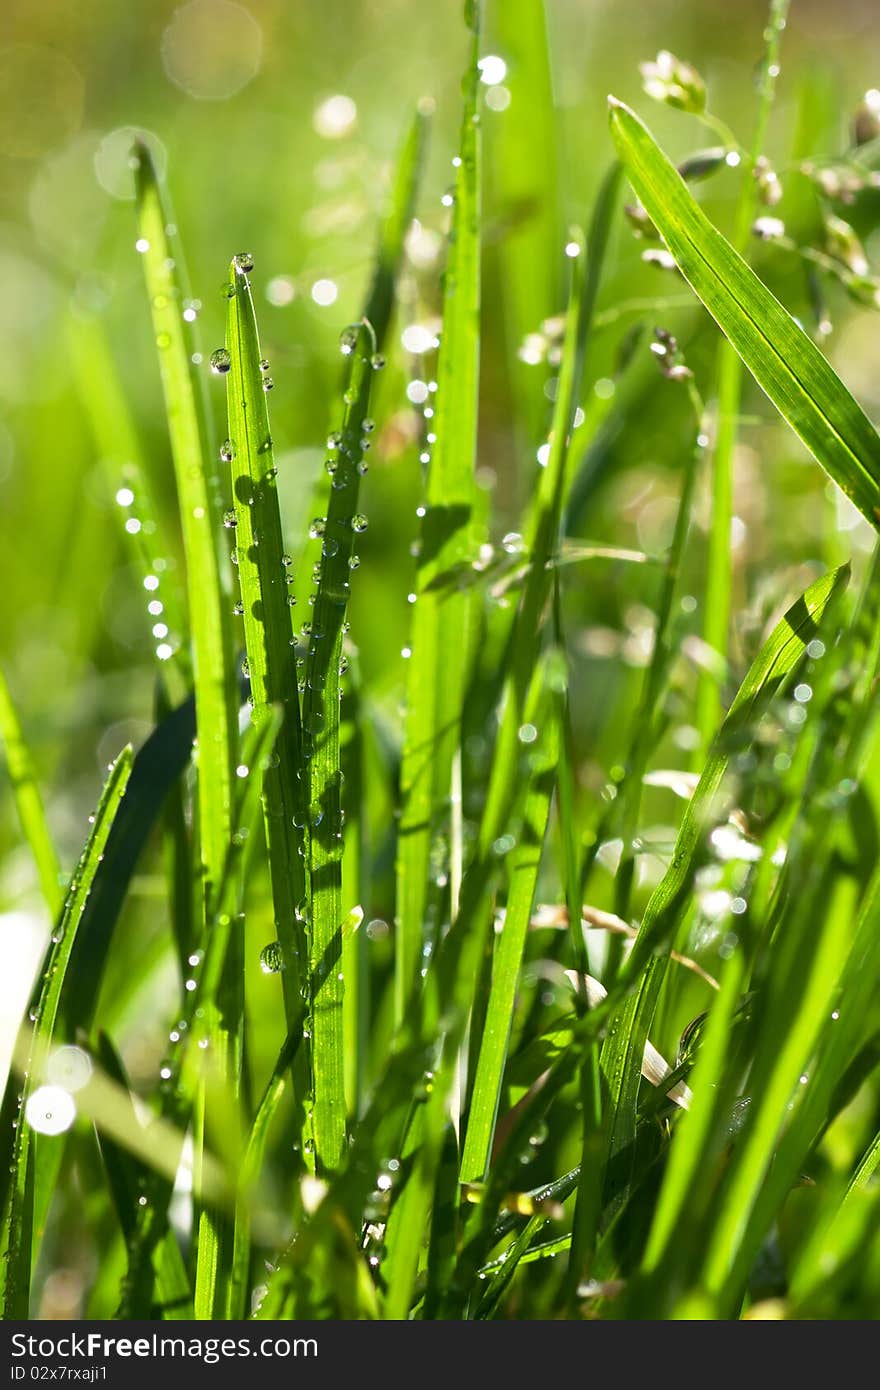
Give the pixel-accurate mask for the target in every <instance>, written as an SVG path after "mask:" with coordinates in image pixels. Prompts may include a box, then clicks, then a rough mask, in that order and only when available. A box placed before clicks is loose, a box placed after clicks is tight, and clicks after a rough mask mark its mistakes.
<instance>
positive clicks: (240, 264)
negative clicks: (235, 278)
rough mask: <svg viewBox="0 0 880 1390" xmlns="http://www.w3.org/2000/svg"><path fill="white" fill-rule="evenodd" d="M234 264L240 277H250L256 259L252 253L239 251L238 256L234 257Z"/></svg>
mask: <svg viewBox="0 0 880 1390" xmlns="http://www.w3.org/2000/svg"><path fill="white" fill-rule="evenodd" d="M232 264H233V265H234V266H235V269H236V270H237V271H238V273H239V275H250V273H251V271H252V270H253V268H254V258H253V256H252V255H251V253H250V251H239V252H238V254H237V255H236V256H233V257H232Z"/></svg>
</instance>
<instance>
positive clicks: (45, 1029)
mask: <svg viewBox="0 0 880 1390" xmlns="http://www.w3.org/2000/svg"><path fill="white" fill-rule="evenodd" d="M131 763H132V753H131V749H130V748H125V749H123V751H122V752H121V753H120V755H119V757H118V758H117V759H116V762H115V763H113V765H112V767H111V769H110V775H109V777H108V778H107V782H106V784H105V786H104V790H103V792H102V794H101V799H100V801H99V803H98V809H97V811H96V813H95V818H94V824H93V825H92V828H91V831H90V833H89V837H88V840H87V841H86V846H85V849H84V850H83V852H82V855H81V857H80V860H79V863H78V864H77V867H76V869H75V870H74V874H73V877H72V878H71V880H70V886H69V888H68V890H67V896H66V898H65V901H64V907H63V909H62V913H61V919H60V921H59V924H58V927H57V929H56V931H55V933H54V934H53V938H52V942H51V944H50V947H49V952H48V955H47V958H46V964H45V968H44V970H43V972H42V976H41V980H40V984H39V987H38V990H37V993H36V1002H35V1004H34V1007H33V1008H32V1009H31V1011H30V1013H31V1021H32V1023H33V1031H32V1032H28V1033H27V1034H25V1036H24V1038H23V1040H22V1042H21V1044H20V1056H19V1057H18V1059H17V1064H16V1065H17V1066H19V1067H20V1070H21V1071H22V1073H23V1077H24V1080H23V1084H22V1088H21V1094H20V1100H21V1104H20V1106H19V1107H18V1109H19V1111H20V1113H19V1114H18V1115H17V1116H16V1117H15V1118H16V1122H17V1128H16V1130H15V1140H14V1143H13V1152H12V1181H11V1183H10V1184H9V1188H8V1190H7V1194H6V1200H5V1202H4V1209H3V1227H2V1234H0V1240H2V1252H3V1256H4V1259H5V1263H6V1269H5V1276H4V1292H3V1307H4V1317H5V1318H19V1319H22V1318H27V1316H28V1296H29V1289H30V1274H31V1239H30V1229H31V1215H30V1213H31V1206H32V1200H33V1169H34V1162H35V1149H37V1148H38V1142H39V1141H37V1140H36V1137H35V1136H36V1131H35V1130H34V1129H33V1128H32V1127H31V1125H30V1124H29V1123H28V1122H27V1120H26V1114H27V1106H28V1101H29V1100H30V1098H31V1096H32V1094H33V1092H34V1087H35V1083H36V1080H37V1078H38V1076H39V1074H40V1073H41V1071H42V1067H43V1065H44V1063H45V1060H46V1058H47V1056H48V1052H49V1049H50V1047H51V1045H52V1041H53V1038H54V1035H55V1024H56V1021H57V1019H58V1011H59V1005H60V1001H61V991H62V989H63V987H64V981H65V977H66V975H67V969H68V966H69V964H70V959H71V954H72V951H73V945H74V941H75V940H76V933H77V930H78V928H79V924H80V919H81V917H82V913H83V909H84V907H85V904H86V901H87V899H88V896H89V892H90V889H91V886H92V882H93V880H94V876H95V872H96V870H97V867H98V864H99V863H100V859H101V855H102V854H103V852H104V848H105V846H106V844H107V837H108V835H109V833H110V828H111V826H112V824H113V819H114V817H115V815H116V813H117V811H118V809H119V803H120V801H121V800H122V796H123V793H124V791H125V787H126V783H127V781H128V778H129V774H130V772H131ZM17 1085H18V1081H17V1078H16V1077H15V1076H14V1075H12V1076H11V1077H10V1080H9V1093H10V1094H14V1091H15V1088H16V1087H17ZM4 1108H5V1107H4ZM37 1158H38V1155H37Z"/></svg>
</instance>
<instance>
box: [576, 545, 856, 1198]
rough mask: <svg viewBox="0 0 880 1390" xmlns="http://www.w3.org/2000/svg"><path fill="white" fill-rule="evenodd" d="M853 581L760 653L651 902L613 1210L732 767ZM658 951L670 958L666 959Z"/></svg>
mask: <svg viewBox="0 0 880 1390" xmlns="http://www.w3.org/2000/svg"><path fill="white" fill-rule="evenodd" d="M848 576H849V567H848V566H842V567H841V568H840V569H838V570H834V571H832V572H831V573H829V574H826V575H823V576H822V578H821V579H818V580H816V582H815V583H814V584H811V585H810V587H809V588H808V589H807V590H806V591H805V593H804V594H802V595H801V597H800V598H799V599H798V600H797V601H796V602H795V603H794V604H793V605H792V606H791V608H789V610H788V612H787V613H786V614H785V616H784V617H783V618H782V620H781V621H780V622H779V623H778V624H777V625H776V627H775V628H774V629H773V631H772V633H771V634H770V636H769V637H768V639H767V641H766V642H765V643H764V645H763V646H762V647H761V650H760V651H759V652H758V655H757V656H756V658H755V660H754V661H753V663H752V665H751V667H750V668H749V671H748V673H747V675H746V677H745V680H744V681H743V683H742V685H741V686H740V688H739V691H738V692H737V695H736V697H735V699H734V701H733V703H732V705H731V707H730V709H729V711H728V714H727V717H726V719H725V720H724V722H723V724H722V725H721V728H720V729H719V731H718V734H717V735H716V737H715V740H714V742H713V744H712V747H711V749H710V750H709V756H708V759H707V762H706V765H705V767H704V769H703V772H702V775H701V777H700V780H699V782H698V784H697V787H696V789H695V791H694V794H693V796H692V797H691V799H690V801H689V802H688V804H687V807H686V809H685V813H684V817H683V819H682V823H681V828H680V829H679V832H678V837H677V839H676V843H675V849H674V851H673V855H672V862H671V864H670V866H669V868H668V870H667V871H666V873H665V875H664V877H663V879H662V880H661V882H660V883H659V885H658V886H657V888H656V889H655V890H654V892H653V894H652V895H651V898H650V900H649V902H648V906H647V908H646V909H645V915H644V918H643V919H642V925H641V928H640V930H639V933H638V936H637V937H636V940H635V942H634V944H633V949H632V953H631V955H630V957H629V959H628V961H627V963H626V965H625V966H624V968H623V970H622V972H621V975H620V983H621V985H622V986H632V985H633V984H634V983H635V984H636V988H635V990H634V991H633V992H632V993H631V994H630V995H629V997H628V998H627V999H626V1000H625V1001H624V1003H623V1005H622V1006H621V1007H620V1008H619V1009H618V1010H617V1012H616V1013H615V1014H614V1016H613V1018H612V1022H611V1025H610V1028H609V1032H608V1037H607V1038H606V1040H605V1043H604V1045H603V1048H602V1070H603V1072H604V1074H605V1078H606V1083H607V1087H608V1097H609V1106H610V1111H609V1124H608V1137H607V1148H606V1157H605V1172H606V1174H607V1173H608V1172H609V1171H610V1170H611V1168H612V1165H614V1167H615V1168H616V1170H617V1172H618V1174H619V1177H618V1179H617V1181H616V1183H615V1187H614V1190H613V1191H611V1192H606V1198H607V1200H608V1201H609V1202H610V1203H611V1205H612V1208H613V1209H615V1208H619V1207H620V1206H621V1205H622V1204H623V1202H624V1201H625V1200H626V1197H627V1194H628V1181H627V1179H626V1168H625V1163H626V1162H629V1161H631V1159H632V1155H633V1153H634V1148H633V1141H634V1138H635V1127H636V1103H637V1097H638V1089H639V1077H640V1069H641V1059H642V1056H643V1052H644V1046H645V1042H646V1040H647V1036H648V1029H649V1027H650V1023H651V1019H652V1018H653V1014H654V1009H655V1006H656V1002H657V997H658V994H659V991H660V986H661V984H662V981H663V977H664V974H665V969H666V964H667V955H666V952H667V951H668V949H669V948H670V947H671V946H672V945H673V938H674V932H675V928H676V925H677V923H678V921H679V918H680V915H681V912H682V910H683V908H684V905H685V902H686V900H687V896H688V893H689V892H690V888H691V884H692V882H693V874H694V871H695V867H696V860H697V856H698V852H699V849H700V846H701V844H702V841H703V837H704V835H705V834H706V832H707V831H708V829H709V828H710V826H711V825H712V824H713V822H714V821H716V820H717V819H718V817H719V816H720V815H721V814H722V812H723V809H724V806H725V804H726V803H725V796H724V781H725V775H726V772H727V768H728V764H729V762H730V759H731V757H732V756H734V754H735V753H736V751H737V750H738V749H739V748H741V747H742V745H743V743H744V741H745V740H747V739H748V738H749V736H750V731H751V730H752V729H753V728H754V725H755V722H756V720H757V719H758V717H759V716H760V713H761V711H762V709H763V708H764V706H765V705H766V702H767V701H768V699H769V698H770V696H771V695H772V694H773V693H774V692H775V691H776V690H778V689H779V687H780V686H781V685H782V683H783V682H784V681H785V680H786V678H787V677H788V676H789V675H790V674H791V673H792V671H794V670H795V669H796V667H797V665H798V663H799V662H800V661H801V659H802V657H803V655H804V652H805V651H806V647H807V644H808V643H809V642H810V641H811V640H812V639H813V637H815V635H816V633H817V632H818V630H819V625H820V624H821V622H822V619H823V617H824V615H825V613H826V612H827V610H828V608H829V606H830V605H831V603H832V601H833V600H834V599H835V598H836V597H837V596H838V594H839V593H840V591H841V590H842V588H843V587H844V585H845V584H846V582H847V580H848ZM658 951H662V952H663V954H662V955H658V954H657V952H658ZM646 967H647V968H646ZM626 1155H629V1158H628V1159H627V1158H626V1157H625V1156H626Z"/></svg>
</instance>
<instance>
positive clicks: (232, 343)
mask: <svg viewBox="0 0 880 1390" xmlns="http://www.w3.org/2000/svg"><path fill="white" fill-rule="evenodd" d="M238 267H239V262H238V261H236V260H234V261H233V262H232V266H231V269H230V278H229V289H228V293H229V303H228V317H227V330H226V341H227V350H228V353H229V361H228V376H227V407H228V412H229V449H228V452H229V454H230V455H231V456H232V457H231V459H230V462H231V466H232V492H233V497H234V499H235V521H236V550H237V558H238V576H239V582H240V585H241V605H240V608H241V611H242V613H243V616H244V636H245V646H246V650H247V662H248V675H249V679H250V684H251V701H252V704H251V720H252V722H253V723H254V724H255V725H259V724H260V723H261V722H263V721H264V720H265V719H267V718H268V717H269V713H270V708H271V706H273V705H276V706H278V707H279V708H280V709H281V710H282V711H283V723H282V725H281V730H280V732H279V735H278V742H277V747H276V753H277V757H278V760H277V763H275V764H274V765H273V766H272V767H270V768H268V769H267V770H266V773H265V775H264V778H263V811H264V817H265V823H266V841H267V845H268V851H269V864H270V869H271V874H272V894H273V898H274V902H275V918H276V930H277V932H278V941H279V945H280V948H281V952H282V960H283V973H282V976H281V979H282V985H283V989H284V999H285V1009H286V1012H287V1018H288V1024H289V1023H290V1022H291V1020H292V1019H293V1018H295V1017H296V1016H297V1015H298V1011H299V1005H300V1002H301V995H302V991H304V990H305V989H306V988H307V983H308V969H307V962H308V946H307V941H306V931H305V924H304V918H305V911H306V909H305V900H306V872H305V859H304V855H305V852H306V841H305V837H304V823H305V819H304V818H305V811H306V807H307V804H308V795H307V790H306V786H305V783H304V780H303V779H304V775H305V774H304V769H305V763H304V759H303V746H302V728H301V722H300V707H299V696H298V693H297V669H296V655H295V648H294V639H293V627H292V622H291V606H290V603H289V597H288V580H289V578H290V575H289V573H288V569H289V560H288V557H287V556H286V555H285V552H284V543H283V538H282V532H281V514H280V511H279V508H278V493H277V488H276V472H277V470H276V468H275V460H274V453H273V446H272V436H271V434H270V432H269V412H268V409H267V406H266V393H265V391H264V389H263V378H262V374H261V371H260V362H261V360H262V354H261V352H260V342H259V337H258V333H257V321H256V317H255V314H254V305H253V299H252V297H251V289H250V282H249V280H248V275H247V273H246V272H245V271H244V270H240V269H239V268H238Z"/></svg>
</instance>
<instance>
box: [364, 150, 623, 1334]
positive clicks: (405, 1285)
mask: <svg viewBox="0 0 880 1390" xmlns="http://www.w3.org/2000/svg"><path fill="white" fill-rule="evenodd" d="M619 177H620V171H619V169H618V168H616V167H615V169H613V170H612V171H611V172H610V173H609V175H608V176H607V177H606V179H605V182H604V184H603V186H602V190H601V192H600V196H599V199H598V202H597V207H596V211H595V214H594V218H593V223H592V227H591V243H590V254H589V256H588V257H587V258H586V262H584V258H583V255H582V253H583V245H582V243H580V244H579V252H580V253H581V255H580V260H581V265H584V263H585V271H584V274H583V286H582V290H581V275H580V274H579V273H578V271H579V267H577V268H576V269H575V270H574V274H573V288H572V299H571V307H570V311H569V315H568V318H567V332H566V344H565V347H564V350H563V360H562V366H561V371H560V387H559V392H558V395H557V402H556V408H555V411H554V419H555V421H556V429H555V430H554V435H553V439H552V441H551V448H550V458H549V460H548V464H547V468H546V470H545V473H544V475H543V477H542V482H541V494H540V498H539V503H538V506H537V508H536V513H535V520H534V540H533V544H532V545H531V547H530V552H531V554H532V557H533V561H534V563H533V566H532V568H531V570H530V573H529V577H528V579H527V581H526V585H525V588H524V591H523V595H522V598H521V601H520V607H519V609H518V611H517V617H516V622H515V625H514V629H513V635H512V638H511V645H510V653H509V659H508V660H507V661H506V662H505V670H507V671H508V673H509V674H508V677H507V679H506V681H505V686H504V689H505V692H506V699H505V703H504V713H503V716H502V722H501V729H500V731H499V734H498V738H497V741H496V748H495V752H494V756H493V763H492V771H491V774H490V784H489V792H488V796H487V799H486V803H485V805H484V811H483V816H482V820H481V825H480V832H479V837H478V845H477V852H476V857H475V860H474V863H473V864H472V865H471V867H470V869H469V870H468V873H467V874H466V875H465V878H464V882H463V887H462V899H461V904H460V907H459V911H458V914H457V915H456V917H455V919H454V923H453V927H452V929H451V930H450V932H449V933H448V934H447V936H446V937H445V938H444V940H443V942H442V945H441V949H440V951H439V952H438V954H437V960H436V963H435V966H434V972H433V975H434V985H435V987H436V990H437V992H438V997H439V998H440V999H441V1000H442V1008H443V1011H444V1016H445V1017H446V1018H447V1019H448V1020H449V1022H448V1026H447V1029H446V1034H445V1038H444V1043H443V1053H442V1056H441V1059H440V1062H439V1064H438V1066H437V1068H436V1071H435V1077H434V1081H433V1089H432V1092H431V1095H430V1096H429V1098H428V1101H427V1103H426V1106H425V1115H424V1135H423V1137H422V1141H421V1146H420V1148H419V1151H418V1153H417V1155H416V1160H415V1163H414V1165H413V1168H412V1170H411V1173H410V1174H409V1177H408V1182H407V1185H406V1188H405V1191H404V1194H403V1196H404V1198H405V1206H402V1207H401V1211H403V1212H405V1215H406V1219H405V1220H404V1219H400V1220H399V1221H397V1222H396V1226H397V1229H398V1230H399V1231H400V1232H401V1235H400V1236H399V1237H398V1238H397V1240H396V1241H395V1242H394V1243H392V1241H391V1239H390V1236H391V1230H392V1229H393V1227H394V1224H395V1223H389V1232H388V1235H389V1240H388V1244H389V1256H388V1269H389V1283H390V1287H391V1288H392V1289H393V1297H394V1306H393V1310H391V1307H390V1304H389V1312H388V1316H402V1314H401V1313H400V1311H399V1309H401V1308H404V1309H405V1308H407V1307H409V1304H410V1300H411V1291H412V1286H413V1282H414V1280H415V1276H416V1270H417V1258H418V1249H417V1241H418V1239H419V1233H421V1232H423V1231H425V1230H426V1229H427V1227H428V1221H429V1216H430V1209H431V1197H432V1192H433V1187H434V1178H435V1175H436V1170H437V1165H438V1164H439V1161H440V1155H441V1152H442V1141H443V1132H444V1124H445V1118H444V1117H445V1113H446V1107H447V1105H448V1097H449V1096H450V1095H451V1093H452V1086H453V1082H454V1079H455V1074H456V1068H457V1057H458V1051H457V1050H458V1047H459V1046H460V1043H461V1041H462V1039H463V1037H464V1035H465V1030H466V1027H467V1022H468V1018H469V1015H470V1009H471V1006H472V1000H473V990H474V982H475V981H476V980H477V978H478V975H479V963H480V961H481V959H482V956H483V950H484V942H485V934H486V930H487V925H488V922H489V921H491V913H490V911H489V906H488V902H487V901H486V887H487V884H488V882H489V879H490V877H491V873H492V869H493V865H494V862H495V856H494V855H493V853H492V846H493V845H494V842H495V840H496V839H497V837H498V835H499V834H500V833H501V831H502V830H503V828H504V825H505V823H506V819H507V816H508V815H509V814H510V811H511V809H512V805H513V802H514V800H515V794H516V778H517V769H518V766H519V758H518V750H519V746H520V745H519V740H518V731H519V729H520V727H521V726H522V724H523V721H524V709H525V700H526V698H527V693H528V687H529V684H530V680H531V675H532V671H533V667H534V654H535V647H536V644H537V640H538V635H539V631H540V623H541V617H542V613H543V610H544V607H545V605H546V600H547V596H548V592H549V585H550V583H551V582H552V575H551V574H550V573H549V572H548V571H547V570H546V567H545V564H544V563H543V561H545V560H546V558H547V557H548V556H549V555H550V554H551V553H552V551H553V549H554V547H555V544H556V540H557V536H558V530H559V524H560V519H561V512H562V500H563V496H564V472H565V469H564V464H565V459H566V456H567V451H568V440H569V437H570V432H571V429H572V426H573V421H574V413H575V409H576V399H577V387H578V385H579V380H580V374H581V369H582V364H583V356H584V352H585V348H586V341H587V337H588V331H589V325H590V322H591V318H592V312H593V308H594V305H595V299H596V293H597V290H598V285H599V279H600V274H601V268H602V264H603V260H604V252H605V247H606V245H607V237H608V231H609V227H610V221H611V212H612V208H613V204H614V199H615V196H616V191H617V186H618V183H619ZM576 259H577V258H576ZM423 1026H424V1024H423ZM490 1106H494V1099H493V1098H492V1097H488V1096H487V1102H486V1105H485V1106H483V1105H481V1111H482V1112H483V1113H486V1112H487V1111H488V1109H489V1107H490ZM483 1137H484V1138H485V1135H484V1136H483ZM467 1145H468V1139H467V1133H466V1136H465V1153H464V1154H463V1160H462V1168H461V1172H460V1178H461V1181H463V1182H464V1181H471V1180H472V1178H471V1176H470V1175H471V1174H472V1173H474V1174H479V1175H480V1176H481V1175H482V1172H483V1171H484V1167H485V1161H484V1158H483V1155H482V1154H476V1155H474V1153H473V1151H471V1152H470V1153H469V1152H468V1151H467ZM392 1214H393V1209H392ZM414 1232H415V1234H414ZM484 1234H485V1232H484V1230H483V1227H482V1225H479V1226H478V1233H477V1237H476V1238H475V1239H474V1241H472V1242H471V1248H472V1249H473V1248H477V1249H479V1251H480V1254H478V1255H471V1256H470V1262H469V1263H467V1268H470V1266H471V1263H473V1261H474V1260H476V1261H477V1263H478V1262H479V1260H480V1258H481V1255H482V1247H481V1241H482V1239H483V1236H484ZM398 1252H399V1253H398ZM474 1268H476V1264H474ZM392 1273H393V1279H392ZM458 1297H461V1290H460V1289H459V1290H458V1291H457V1292H456V1293H455V1295H453V1293H452V1291H447V1292H446V1293H445V1294H444V1299H445V1302H444V1305H443V1306H444V1307H445V1306H447V1305H448V1304H449V1303H450V1300H452V1301H454V1299H455V1298H458ZM446 1315H447V1314H445V1313H444V1314H443V1316H446Z"/></svg>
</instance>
